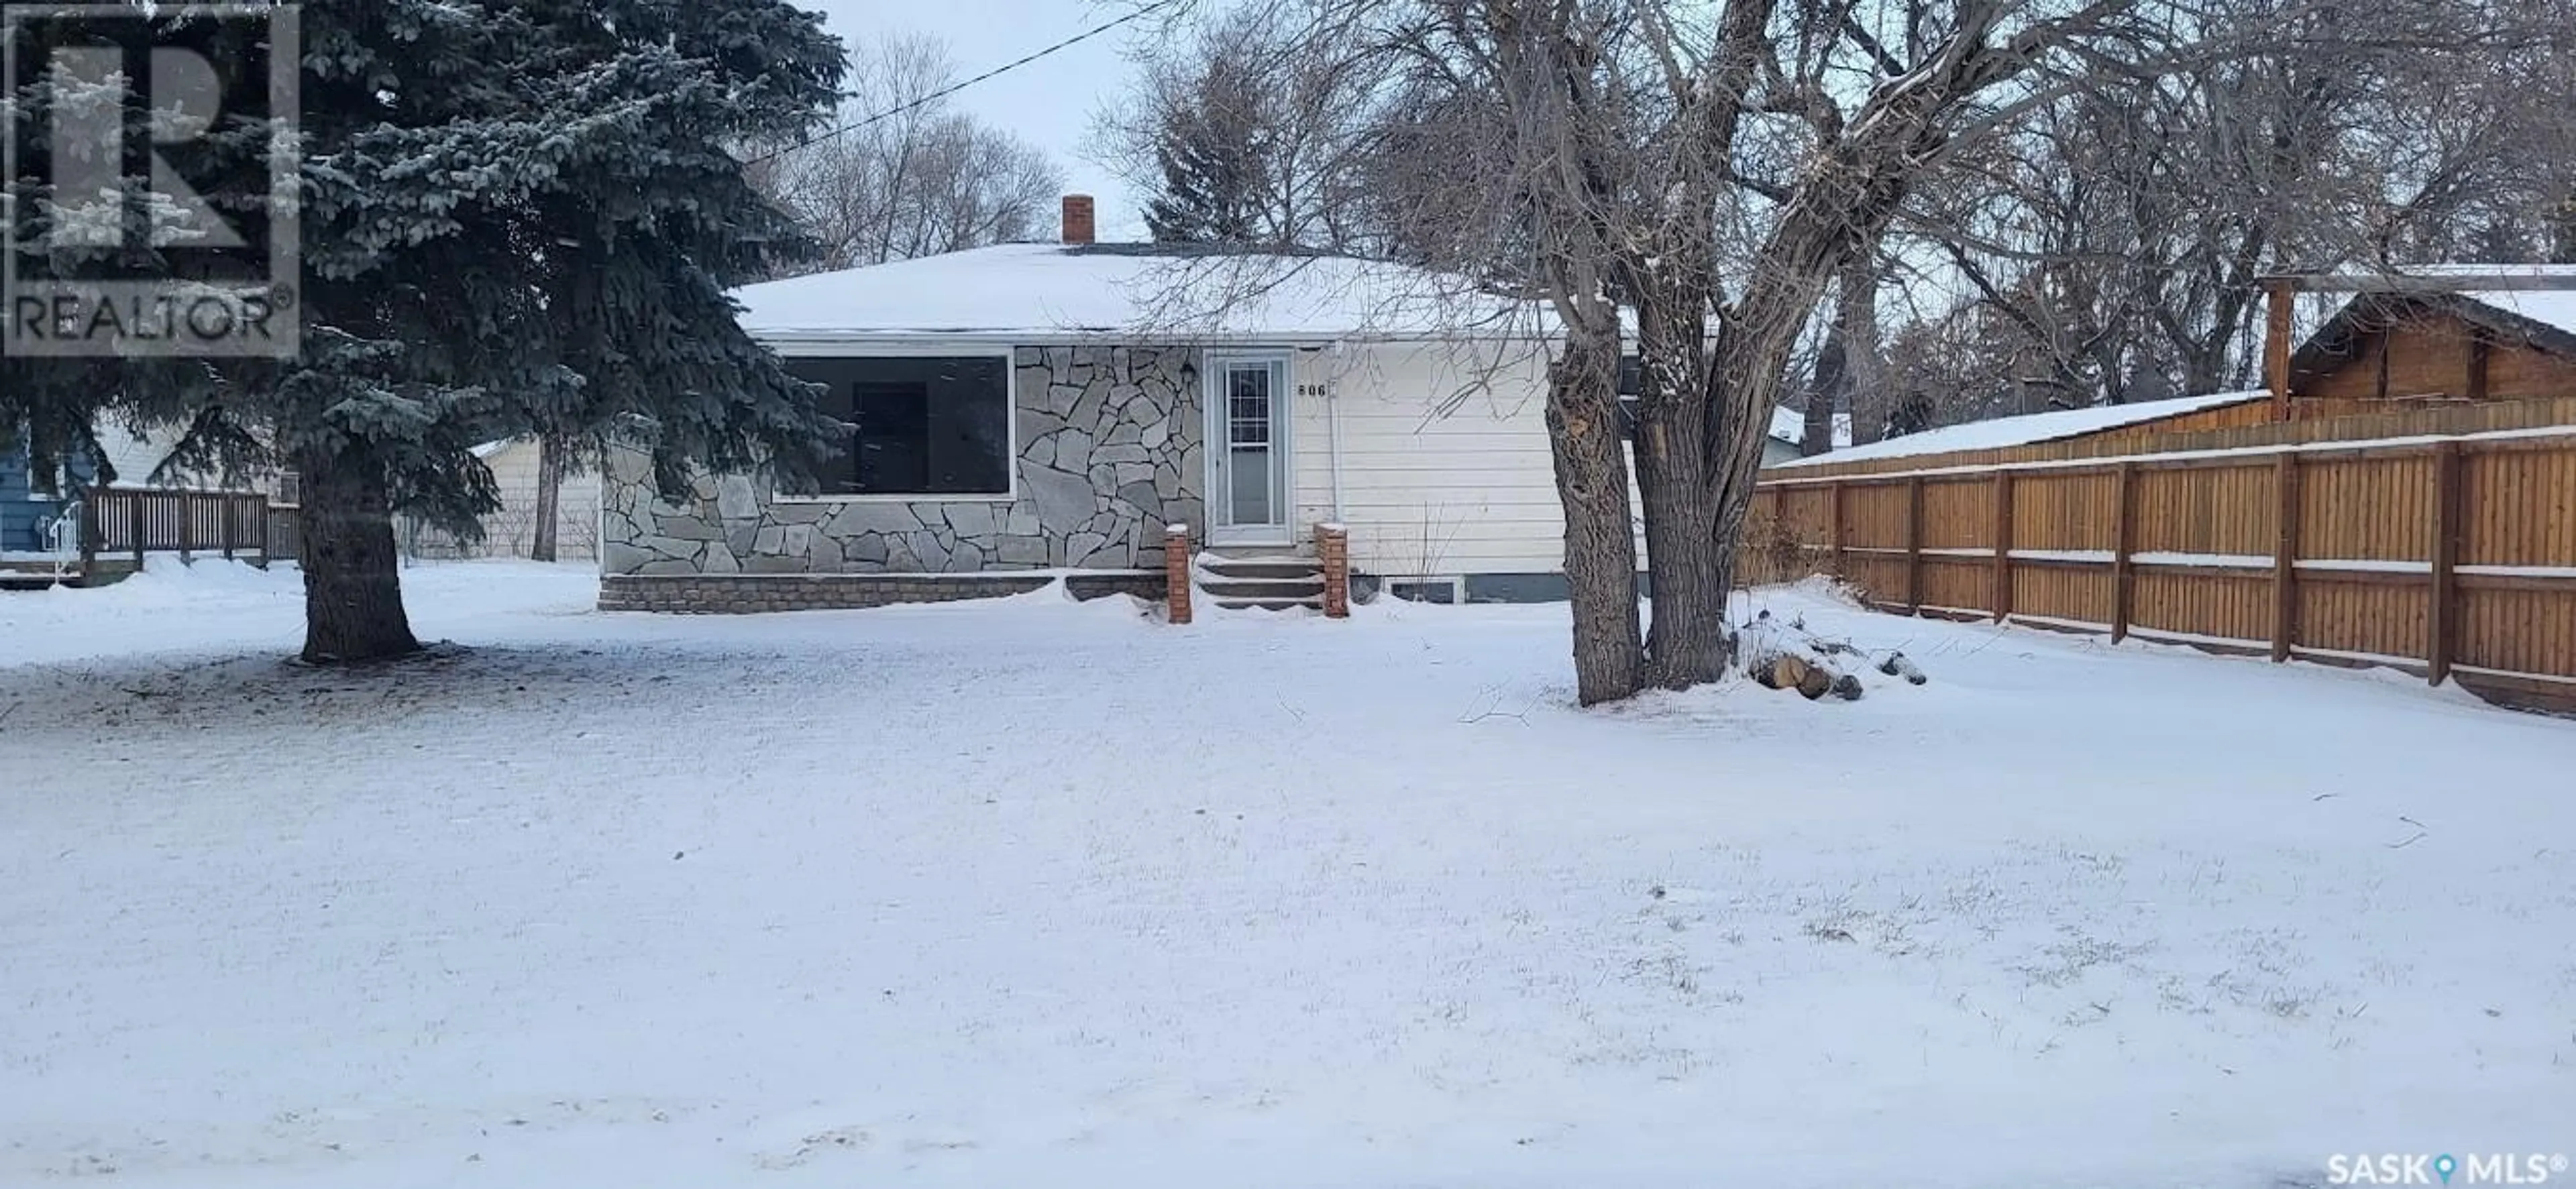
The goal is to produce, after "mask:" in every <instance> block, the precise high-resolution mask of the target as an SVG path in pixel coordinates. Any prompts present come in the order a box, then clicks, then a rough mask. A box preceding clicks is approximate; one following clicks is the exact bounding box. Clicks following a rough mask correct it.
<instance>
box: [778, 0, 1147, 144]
mask: <svg viewBox="0 0 2576 1189" xmlns="http://www.w3.org/2000/svg"><path fill="white" fill-rule="evenodd" d="M1179 3H1181V0H1154V2H1153V3H1151V4H1148V5H1146V6H1144V7H1143V8H1139V9H1137V10H1136V11H1134V12H1131V13H1128V14H1127V15H1125V16H1122V17H1119V18H1117V19H1115V20H1112V21H1108V22H1105V23H1103V24H1099V25H1094V26H1092V27H1091V28H1089V29H1085V30H1083V31H1082V32H1080V33H1076V34H1074V35H1073V36H1071V37H1068V38H1065V39H1064V40H1062V41H1059V42H1057V43H1055V44H1054V45H1050V46H1048V47H1046V48H1045V49H1042V50H1039V51H1037V52H1035V53H1032V54H1029V55H1026V56H1024V57H1021V58H1018V59H1016V60H1013V61H1009V62H1005V63H1003V64H1001V65H999V66H996V67H994V68H992V69H991V70H987V71H985V72H984V73H982V74H979V75H976V76H975V77H973V78H969V79H963V80H960V81H958V82H954V83H950V84H949V85H947V86H945V87H941V88H939V89H938V90H936V91H932V92H931V93H929V94H927V95H924V96H922V97H920V98H918V99H914V100H911V101H909V102H906V103H901V104H897V105H895V106H893V107H889V108H887V109H885V110H884V111H881V112H878V113H876V114H875V115H871V116H866V117H863V118H861V119H856V120H852V121H850V122H849V123H847V124H843V125H841V126H839V127H837V128H833V129H830V130H828V131H824V132H818V133H815V134H814V135H812V136H809V137H806V138H805V139H803V140H800V141H797V142H796V143H795V144H792V145H788V146H786V147H785V148H780V149H772V150H770V151H769V152H766V153H763V154H761V155H760V156H757V157H754V158H752V159H751V160H750V161H749V162H748V164H752V165H758V164H761V163H762V162H765V161H771V160H775V159H777V158H779V157H783V156H786V155H787V154H789V153H793V152H795V151H797V150H798V149H803V148H808V147H811V146H813V145H818V144H821V143H823V142H824V141H827V140H830V139H832V138H833V137H835V136H840V135H842V134H844V133H849V132H856V131H858V130H859V129H861V128H865V127H867V126H868V125H870V124H875V123H880V122H882V121H885V120H891V119H893V118H894V117H896V116H899V115H902V114H903V113H905V112H908V111H912V110H914V109H916V108H921V107H926V106H928V105H930V104H933V103H937V102H938V101H940V100H942V99H946V98H948V97H949V96H951V95H954V94H956V93H958V92H959V91H963V90H965V89H966V88H968V87H971V86H974V85H975V84H977V83H980V82H983V81H985V80H987V79H991V78H997V77H999V76H1001V75H1005V74H1008V73H1010V72H1011V71H1014V70H1017V69H1019V68H1020V67H1023V66H1026V65H1028V64H1029V63H1031V62H1035V61H1037V60H1038V59H1040V58H1043V57H1046V56H1047V55H1049V54H1052V53H1055V52H1057V51H1059V50H1063V49H1066V48H1069V47H1072V46H1076V45H1080V44H1082V43H1083V42H1086V41H1089V40H1091V39H1092V38H1094V37H1098V36H1100V35H1101V34H1103V33H1106V32H1108V31H1110V30H1112V29H1115V28H1117V27H1119V26H1120V25H1124V24H1127V23H1128V22H1130V21H1135V20H1140V19H1142V18H1144V17H1147V16H1150V15H1152V14H1153V13H1155V12H1156V11H1158V10H1160V9H1165V8H1170V7H1171V6H1173V5H1175V4H1179Z"/></svg>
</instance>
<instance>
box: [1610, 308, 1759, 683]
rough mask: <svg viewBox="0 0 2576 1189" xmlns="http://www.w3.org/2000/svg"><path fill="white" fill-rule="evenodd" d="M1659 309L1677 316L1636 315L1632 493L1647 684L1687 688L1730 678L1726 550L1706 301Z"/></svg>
mask: <svg viewBox="0 0 2576 1189" xmlns="http://www.w3.org/2000/svg"><path fill="white" fill-rule="evenodd" d="M1665 305H1666V307H1667V308H1668V309H1669V310H1671V311H1674V313H1673V314H1671V315H1669V316H1665V317H1656V316H1653V315H1649V314H1645V313H1641V314H1640V315H1639V331H1640V337H1639V344H1638V345H1639V347H1640V349H1641V350H1642V352H1643V354H1644V360H1643V362H1644V367H1643V368H1642V369H1641V370H1642V371H1643V373H1644V393H1643V398H1642V399H1641V400H1640V401H1639V409H1638V413H1639V416H1638V425H1637V444H1636V449H1637V494H1638V497H1639V499H1640V500H1642V501H1643V502H1644V504H1645V515H1646V569H1647V572H1648V573H1649V574H1650V575H1651V577H1650V578H1649V581H1650V582H1651V583H1652V588H1651V593H1652V595H1653V598H1652V600H1651V601H1650V603H1649V606H1650V607H1651V608H1652V610H1653V613H1654V618H1653V620H1652V623H1651V627H1650V629H1649V631H1648V633H1647V636H1646V682H1647V684H1649V685H1652V686H1655V687H1657V688H1661V689H1688V688H1690V687H1691V686H1694V685H1698V684H1700V683H1702V682H1707V681H1715V680H1717V679H1718V677H1719V676H1721V675H1723V674H1724V672H1725V671H1726V581H1725V577H1724V566H1723V563H1724V557H1723V554H1724V552H1725V551H1724V548H1723V544H1722V542H1720V541H1719V540H1718V536H1717V507H1716V504H1715V503H1714V502H1713V500H1712V497H1713V495H1714V494H1715V493H1714V490H1713V488H1712V485H1711V483H1710V481H1709V480H1710V474H1709V465H1708V440H1709V403H1708V401H1707V400H1706V399H1704V398H1703V394H1704V393H1705V392H1706V391H1707V378H1708V357H1707V354H1706V351H1705V348H1704V346H1703V345H1702V343H1701V341H1700V340H1701V336H1702V334H1703V333H1704V332H1703V331H1702V329H1701V325H1702V321H1701V318H1700V316H1699V311H1700V310H1702V309H1705V308H1706V303H1705V299H1704V298H1699V297H1696V296H1692V297H1688V298H1683V299H1672V298H1670V297H1669V296H1668V297H1667V301H1666V302H1665ZM1766 432H1767V426H1766Z"/></svg>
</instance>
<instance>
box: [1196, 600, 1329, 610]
mask: <svg viewBox="0 0 2576 1189" xmlns="http://www.w3.org/2000/svg"><path fill="white" fill-rule="evenodd" d="M1216 605H1217V606H1219V607H1223V608H1225V609H1226V610H1228V611H1286V610H1288V609H1289V608H1292V607H1305V608H1307V609H1309V610H1314V611H1321V610H1323V609H1324V604H1323V600H1322V599H1321V598H1314V599H1226V598H1220V599H1218V600H1217V601H1216Z"/></svg>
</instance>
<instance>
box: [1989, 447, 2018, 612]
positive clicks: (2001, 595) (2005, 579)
mask: <svg viewBox="0 0 2576 1189" xmlns="http://www.w3.org/2000/svg"><path fill="white" fill-rule="evenodd" d="M2012 497H2013V476H2012V472H2011V471H2006V470H1997V471H1996V472H1995V589H1994V597H1993V598H1992V599H1991V600H1990V601H1991V602H1993V603H1994V605H1995V606H1994V612H1995V622H1996V623H2002V622H2003V621H2005V620H2006V619H2010V618H2011V617H2012V538H2013V506H2012Z"/></svg>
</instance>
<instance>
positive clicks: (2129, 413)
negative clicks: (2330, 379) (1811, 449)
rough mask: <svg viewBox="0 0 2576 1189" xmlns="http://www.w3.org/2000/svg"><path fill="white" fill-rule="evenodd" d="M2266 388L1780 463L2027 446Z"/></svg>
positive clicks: (2245, 397)
mask: <svg viewBox="0 0 2576 1189" xmlns="http://www.w3.org/2000/svg"><path fill="white" fill-rule="evenodd" d="M2271 398H2272V394H2271V393H2269V392H2265V391H2260V390H2257V391H2253V392H2219V393H2212V394H2210V395H2207V396H2179V397H2175V398H2174V399H2172V400H2151V401H2141V402H2139V403H2137V404H2129V405H2102V406H2099V407H2096V408H2090V409H2061V410H2058V411H2056V412H2053V413H2029V414H2025V415H2023V416H2019V417H1997V418H1995V419H1993V420H1991V421H1971V422H1969V423H1967V424H1965V425H1952V426H1946V427H1944V428H1941V429H1930V430H1925V431H1923V432H1922V433H1911V434H1906V435H1905V436H1903V437H1896V438H1889V439H1887V440H1885V441H1880V442H1872V443H1870V444H1869V445H1866V446H1855V447H1853V448H1851V449H1849V450H1836V451H1834V452H1832V453H1830V454H1818V455H1815V456H1813V457H1809V458H1801V459H1796V460H1794V461H1790V462H1784V463H1781V464H1779V465H1780V466H1781V467H1797V466H1816V465H1822V464H1826V463H1841V462H1868V461H1870V460H1872V459H1879V458H1913V457H1917V456H1920V455H1925V454H1948V453H1950V452H1952V451H1954V450H1997V449H2001V448H2003V447H2006V446H2029V445H2034V444H2036V443H2039V442H2054V441H2057V440H2058V439H2060V438H2072V437H2080V436H2082V435H2084V434H2089V433H2100V432H2101V431H2103V430H2106V429H2118V428H2119V427H2121V426H2123V425H2136V424H2138V423H2140V422H2144V421H2155V420H2158V419H2161V418H2165V417H2172V416H2177V415H2179V414H2183V413H2196V412H2199V411H2200V410H2202V409H2216V408H2224V407H2226V406H2228V405H2241V404H2244V403H2245V402H2247V401H2253V400H2270V399H2271Z"/></svg>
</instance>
